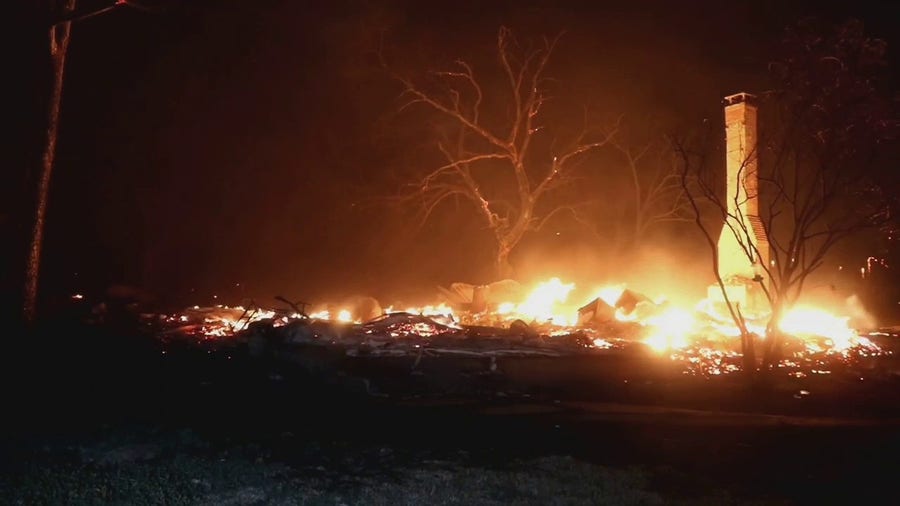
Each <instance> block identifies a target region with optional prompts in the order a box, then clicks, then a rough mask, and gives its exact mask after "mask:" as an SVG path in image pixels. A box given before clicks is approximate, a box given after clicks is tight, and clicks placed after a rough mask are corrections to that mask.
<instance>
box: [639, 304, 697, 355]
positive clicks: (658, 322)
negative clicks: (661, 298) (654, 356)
mask: <svg viewBox="0 0 900 506" xmlns="http://www.w3.org/2000/svg"><path fill="white" fill-rule="evenodd" d="M645 325H647V326H648V327H649V328H650V329H651V334H650V336H649V337H648V338H647V339H645V340H644V343H646V344H647V345H648V346H650V347H651V348H653V349H654V350H656V351H665V350H669V349H673V348H674V349H681V348H685V347H687V346H688V344H689V341H688V337H689V336H690V334H691V333H692V332H693V331H694V329H695V328H696V322H695V321H694V315H693V314H691V313H689V312H688V311H685V310H683V309H678V308H671V309H668V310H666V311H665V312H663V313H662V314H660V315H658V316H652V317H650V318H648V319H647V320H646V322H645Z"/></svg>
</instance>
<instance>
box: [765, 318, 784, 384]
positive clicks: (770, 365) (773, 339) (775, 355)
mask: <svg viewBox="0 0 900 506" xmlns="http://www.w3.org/2000/svg"><path fill="white" fill-rule="evenodd" d="M783 315H784V304H782V303H781V302H776V303H774V304H773V305H772V316H771V317H770V318H769V323H768V324H767V325H766V343H765V350H764V352H763V363H762V368H763V370H771V369H774V368H775V366H776V365H777V364H778V362H779V361H780V360H781V346H782V343H783V341H784V339H783V335H782V332H781V329H780V328H779V322H780V321H781V317H782V316H783Z"/></svg>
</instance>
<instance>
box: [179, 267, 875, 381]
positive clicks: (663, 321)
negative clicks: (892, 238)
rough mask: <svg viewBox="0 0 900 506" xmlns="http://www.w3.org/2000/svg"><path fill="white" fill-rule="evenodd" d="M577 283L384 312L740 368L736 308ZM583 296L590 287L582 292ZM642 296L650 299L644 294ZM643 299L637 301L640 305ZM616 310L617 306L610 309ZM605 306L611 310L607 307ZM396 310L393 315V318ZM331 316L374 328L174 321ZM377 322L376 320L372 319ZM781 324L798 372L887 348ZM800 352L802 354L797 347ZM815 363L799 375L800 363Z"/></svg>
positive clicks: (809, 314) (212, 325)
mask: <svg viewBox="0 0 900 506" xmlns="http://www.w3.org/2000/svg"><path fill="white" fill-rule="evenodd" d="M575 289H576V286H575V283H570V282H564V281H563V280H561V279H560V278H558V277H553V278H550V279H548V280H546V281H543V282H539V283H537V284H535V286H534V288H533V289H532V290H531V291H530V293H528V295H527V296H525V297H523V298H522V300H521V301H505V302H502V303H495V305H494V307H493V308H491V309H489V310H488V311H487V313H478V314H473V313H469V312H465V311H462V312H458V311H457V310H456V309H455V308H453V307H451V306H450V305H448V304H446V303H442V304H434V305H423V306H411V307H406V309H405V310H403V311H400V312H397V311H395V310H394V308H393V307H387V308H384V309H383V316H382V317H381V318H376V320H380V319H382V318H388V319H391V318H393V319H392V320H390V321H392V322H393V321H396V322H398V323H397V325H399V327H398V329H400V330H397V331H396V332H394V331H392V333H391V335H392V336H394V337H400V336H402V335H418V336H421V337H427V336H433V335H435V334H437V333H444V332H458V331H461V332H465V329H466V325H477V326H480V327H484V326H486V325H488V326H507V325H508V324H509V323H511V322H512V321H514V320H523V321H525V322H526V323H528V324H529V325H531V326H533V327H534V328H535V330H536V331H537V332H538V333H539V334H540V335H542V336H544V338H546V339H547V340H548V342H549V343H552V342H553V341H554V340H555V339H557V337H558V336H565V335H572V334H573V333H575V332H578V333H582V334H585V335H587V336H589V337H588V341H587V342H588V343H589V344H588V347H592V348H593V349H594V350H603V349H617V348H621V347H623V346H628V343H640V344H643V345H645V346H647V347H649V348H650V349H651V350H653V351H654V352H656V353H660V354H665V355H664V356H667V357H669V358H670V359H672V360H675V361H679V362H680V363H682V364H684V366H685V368H686V371H687V372H689V373H694V374H704V375H707V376H708V375H717V374H726V373H730V372H734V371H737V370H740V365H739V363H740V351H739V350H740V340H739V337H740V330H739V329H738V327H737V326H736V325H735V324H734V321H733V318H732V317H731V315H730V313H728V312H727V311H725V310H724V309H723V308H722V307H721V305H720V304H717V303H714V302H713V301H711V300H707V299H703V300H701V301H700V302H699V303H697V304H696V305H695V306H694V307H693V308H685V307H679V306H678V305H676V304H674V303H673V302H671V301H670V300H669V299H667V298H665V297H656V298H655V299H649V298H646V297H643V296H640V295H639V294H637V293H636V292H633V291H629V294H630V296H629V297H626V299H629V300H631V302H628V301H626V302H625V303H623V302H622V299H623V297H625V295H626V289H627V288H626V285H624V284H610V285H607V286H603V287H601V288H598V289H596V290H594V291H593V292H592V293H593V294H594V295H593V296H592V297H590V298H587V299H586V300H585V299H583V298H581V297H579V298H578V299H579V300H571V301H570V300H569V299H570V298H571V296H572V294H573V293H575ZM583 293H584V292H583ZM642 297H643V298H642ZM597 299H599V300H602V301H603V302H604V303H605V304H606V305H608V307H607V308H605V309H603V308H600V309H597V310H596V311H595V318H597V319H595V320H584V321H580V320H579V319H578V318H579V315H578V313H579V309H580V308H588V307H592V306H591V305H590V301H595V300H597ZM635 300H637V301H638V302H634V301H635ZM610 308H613V309H610ZM604 311H605V312H604ZM392 315H394V316H392ZM744 317H745V319H746V321H745V325H746V328H747V330H748V331H749V332H750V333H752V334H755V335H756V336H757V338H758V339H765V336H766V327H767V325H768V324H769V321H768V320H769V315H768V314H745V315H744ZM304 318H308V319H312V320H321V321H331V322H334V323H335V324H337V323H340V324H342V325H347V324H353V325H356V326H358V328H359V329H366V328H368V327H367V325H368V322H364V321H358V320H356V319H355V317H354V313H353V312H352V311H351V310H350V309H348V308H329V309H322V310H318V311H314V312H310V313H309V314H308V315H300V314H290V315H287V314H285V313H278V314H276V312H274V311H270V310H262V309H253V310H247V309H244V308H243V307H241V306H236V307H231V308H229V307H228V306H215V307H213V308H200V307H197V306H195V307H193V308H191V309H188V310H186V312H185V313H183V314H180V315H175V316H172V317H169V318H168V320H167V321H169V322H171V323H172V324H173V325H182V326H187V327H191V328H194V329H196V330H194V331H193V332H195V333H199V335H201V336H203V337H205V338H219V337H225V336H230V335H234V334H235V333H237V332H240V331H242V330H245V329H247V328H248V327H249V326H250V324H251V323H253V322H257V321H260V320H264V319H268V320H271V321H272V324H273V325H275V326H278V325H284V324H285V323H287V322H289V321H291V320H295V319H304ZM373 321H375V320H373ZM778 328H779V330H780V331H781V332H783V333H784V334H785V335H786V336H787V339H788V343H789V344H791V343H793V344H794V345H797V344H799V347H798V346H792V347H791V350H792V351H791V352H790V353H791V355H790V356H789V358H788V359H786V360H784V361H783V362H782V363H781V366H782V367H787V368H792V370H793V371H796V372H793V373H792V374H796V375H800V374H804V375H805V374H807V373H808V374H828V373H829V372H830V371H829V370H828V369H827V368H826V367H825V365H824V364H825V363H824V362H822V360H823V358H822V357H825V356H831V357H836V358H837V359H839V360H843V359H849V358H850V357H851V353H855V355H852V356H870V355H877V354H880V353H882V351H881V350H880V348H879V347H878V346H877V345H875V344H874V343H873V342H872V341H870V340H869V339H867V338H866V337H864V336H861V335H859V333H858V332H857V331H856V330H854V329H853V328H851V327H850V324H849V318H848V317H842V316H837V315H834V314H832V313H829V312H828V311H825V310H823V309H821V308H816V307H810V306H797V307H795V308H791V309H790V310H788V311H787V312H786V313H785V315H784V317H783V318H781V320H780V321H779V322H778ZM797 350H800V351H797ZM801 362H802V363H804V364H807V365H808V366H809V367H807V369H806V371H807V372H806V373H804V372H799V370H798V367H799V364H800V363H801Z"/></svg>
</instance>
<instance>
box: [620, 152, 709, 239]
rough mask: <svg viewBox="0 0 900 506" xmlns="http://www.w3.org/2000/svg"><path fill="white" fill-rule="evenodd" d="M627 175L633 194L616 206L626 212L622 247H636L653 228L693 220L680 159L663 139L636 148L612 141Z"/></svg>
mask: <svg viewBox="0 0 900 506" xmlns="http://www.w3.org/2000/svg"><path fill="white" fill-rule="evenodd" d="M610 145H611V146H612V147H613V148H614V149H615V151H616V152H617V153H618V155H619V157H620V158H621V161H622V163H623V167H624V171H625V173H626V174H627V178H628V182H629V185H630V187H631V188H630V189H631V193H630V195H628V196H627V198H625V199H624V200H623V201H615V202H616V205H621V206H622V207H623V208H625V212H626V215H627V216H626V218H630V219H625V220H622V221H623V225H624V227H623V228H624V230H622V233H621V234H620V235H621V236H622V237H621V240H620V243H622V244H624V245H626V246H627V245H637V244H640V243H641V241H642V240H644V239H645V238H646V236H647V234H648V232H650V231H651V230H652V229H653V228H654V227H657V226H660V225H663V224H666V223H673V222H685V221H689V220H690V219H691V218H692V213H691V209H690V205H689V201H688V193H687V191H686V190H685V188H684V187H683V185H682V181H681V171H680V170H679V167H680V163H679V156H678V154H677V152H676V151H675V150H673V149H672V146H671V144H670V143H669V142H666V140H665V139H664V138H663V137H662V136H660V138H659V139H654V140H651V141H648V142H646V143H644V144H643V145H642V146H640V147H634V146H631V145H628V144H626V143H625V142H623V141H622V140H621V139H620V138H619V137H616V138H613V139H611V140H610Z"/></svg>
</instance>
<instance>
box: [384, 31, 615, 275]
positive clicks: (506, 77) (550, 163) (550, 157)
mask: <svg viewBox="0 0 900 506" xmlns="http://www.w3.org/2000/svg"><path fill="white" fill-rule="evenodd" d="M559 39H560V36H559V35H558V36H556V37H553V38H544V39H543V40H542V41H541V42H540V43H539V44H537V45H528V46H527V47H522V46H520V45H519V43H518V42H517V41H516V40H515V38H514V37H513V34H512V32H511V31H510V30H509V29H508V28H505V27H502V28H500V30H499V33H498V35H497V43H496V53H497V62H498V65H499V73H500V75H501V76H502V77H501V78H500V79H499V81H500V82H502V83H503V84H502V85H498V86H491V85H490V84H488V83H491V81H490V79H479V77H478V76H476V73H475V70H474V68H473V66H472V65H470V64H469V63H467V62H465V61H463V60H457V62H456V68H454V69H452V70H447V71H442V72H435V73H433V74H432V77H433V78H434V80H435V81H436V82H432V83H431V84H430V85H429V84H427V83H422V82H419V81H417V80H414V79H413V78H411V77H409V76H407V75H401V74H400V73H397V72H391V74H392V76H393V77H394V78H395V79H396V80H397V81H398V82H399V83H400V84H401V85H402V87H403V92H402V95H401V96H402V99H403V104H402V105H401V106H400V110H401V111H403V110H406V109H409V108H411V107H424V108H425V109H426V110H428V111H430V112H431V113H432V114H434V115H437V116H438V117H440V118H442V119H443V120H445V125H446V128H445V129H444V130H443V131H440V130H438V131H437V132H436V133H435V139H434V140H435V144H436V146H437V149H438V151H439V152H440V154H441V156H442V157H443V160H444V163H442V164H441V165H439V166H437V167H433V168H430V169H428V170H427V171H425V172H424V174H420V176H419V179H418V180H417V181H416V182H415V183H414V184H413V185H411V190H410V191H409V192H408V193H406V201H408V202H415V203H416V205H417V207H418V209H419V211H420V213H421V218H422V220H423V222H424V220H427V219H428V217H429V216H430V215H431V213H432V212H433V211H434V210H435V209H436V208H437V207H438V206H439V205H441V204H442V203H444V202H446V201H448V200H450V199H459V200H461V201H465V202H469V203H470V204H471V205H472V206H473V209H475V210H476V212H477V213H478V215H479V216H480V217H481V220H482V221H483V223H484V224H485V225H486V226H487V228H488V229H489V230H490V231H491V233H492V235H493V237H494V240H495V243H496V257H495V262H496V270H497V274H498V275H499V276H501V277H508V276H510V275H511V274H512V267H511V265H510V263H509V255H510V253H511V252H512V251H513V249H514V248H515V247H516V246H517V245H518V244H519V242H520V241H521V239H522V238H523V236H525V234H526V233H527V232H529V231H531V230H535V229H536V228H539V227H540V226H541V225H542V224H543V223H545V222H546V221H547V220H548V219H549V218H550V217H551V216H553V215H554V214H556V213H558V212H560V211H562V210H564V209H566V208H568V207H569V206H565V205H557V204H556V203H554V202H553V198H552V195H553V194H554V192H555V191H556V190H558V189H559V188H560V187H562V186H563V185H565V184H566V183H570V182H572V175H573V172H574V170H575V169H576V167H577V165H578V162H579V161H581V160H583V158H584V157H585V156H586V155H588V154H589V153H591V152H593V151H595V150H597V149H599V148H601V147H603V146H605V145H607V144H608V143H609V141H610V139H611V138H612V136H613V135H614V133H615V131H616V126H611V127H608V128H604V129H599V130H597V129H591V128H589V118H588V113H587V112H586V111H585V113H584V115H583V117H582V124H581V126H580V128H577V129H575V130H574V131H571V132H570V130H572V129H571V128H567V127H565V126H560V125H558V124H553V122H552V119H551V115H550V114H548V106H550V105H551V102H552V100H551V99H552V98H556V97H551V96H550V93H551V82H552V80H551V79H550V78H549V77H548V76H547V75H546V70H547V64H548V62H549V61H550V58H551V56H552V54H553V51H554V49H555V48H556V45H557V43H558V42H559Z"/></svg>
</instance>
